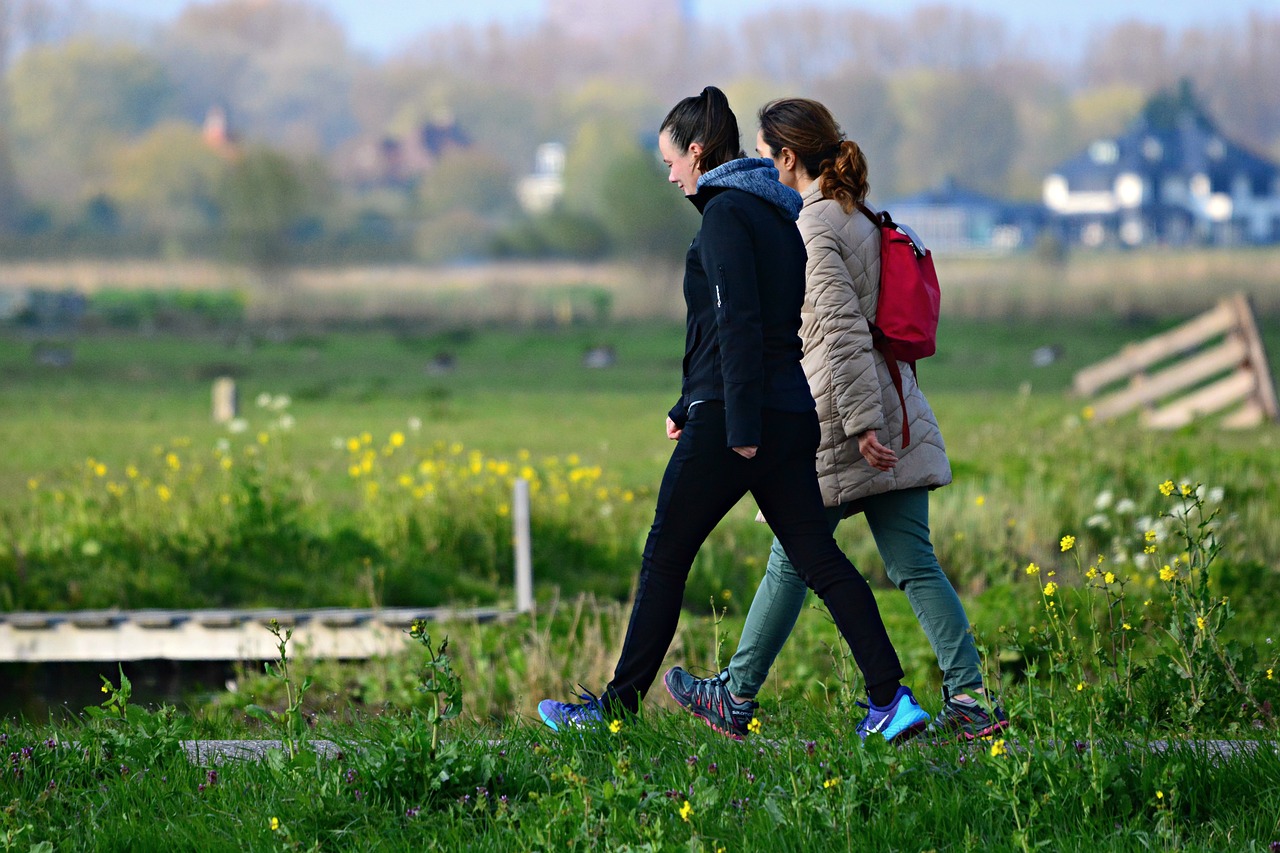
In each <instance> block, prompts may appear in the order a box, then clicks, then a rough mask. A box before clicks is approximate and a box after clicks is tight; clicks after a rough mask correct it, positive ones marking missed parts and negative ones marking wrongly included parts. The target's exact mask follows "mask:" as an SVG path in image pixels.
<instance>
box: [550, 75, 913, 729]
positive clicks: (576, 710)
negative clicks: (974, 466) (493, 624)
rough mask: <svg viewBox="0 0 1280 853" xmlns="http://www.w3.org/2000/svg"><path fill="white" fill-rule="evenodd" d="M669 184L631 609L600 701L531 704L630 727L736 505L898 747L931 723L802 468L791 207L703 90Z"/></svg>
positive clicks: (736, 718) (807, 460) (673, 141)
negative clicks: (806, 594) (667, 359)
mask: <svg viewBox="0 0 1280 853" xmlns="http://www.w3.org/2000/svg"><path fill="white" fill-rule="evenodd" d="M658 146H659V149H660V150H661V152H662V157H663V161H664V162H665V163H666V164H667V166H668V168H669V169H670V173H669V176H668V180H669V181H670V182H671V183H674V184H676V185H677V186H678V187H680V189H682V190H683V191H684V193H685V195H687V196H688V197H689V199H690V201H692V202H693V204H694V205H695V206H696V207H697V208H698V210H699V212H701V214H702V227H701V228H700V230H699V231H698V234H697V236H695V237H694V240H693V243H692V244H691V245H690V246H689V250H688V253H687V254H686V257H685V277H684V295H685V302H686V307H687V320H686V337H685V355H684V369H683V381H682V388H681V391H682V393H681V396H680V399H679V401H678V402H677V403H676V405H675V406H674V407H673V408H672V409H671V411H670V413H669V414H668V416H667V425H666V430H667V436H668V437H669V438H671V439H673V440H675V441H676V447H675V450H674V452H673V453H672V455H671V460H670V461H669V462H668V464H667V468H666V472H665V473H664V475H663V478H662V484H661V486H660V487H659V491H658V499H657V508H656V510H655V512H654V520H653V525H652V527H651V528H650V530H649V536H648V539H647V541H646V543H645V547H644V553H643V557H642V561H641V569H640V579H639V583H638V585H637V589H636V599H635V604H634V606H633V608H632V611H631V619H630V622H629V624H628V626H627V633H626V638H625V640H624V642H623V647H622V653H621V655H620V657H619V660H618V663H617V666H616V667H615V669H614V674H613V680H612V681H610V682H609V684H608V686H606V688H605V690H604V693H603V695H602V696H600V697H598V698H597V697H595V696H594V695H591V694H589V693H588V694H586V695H584V696H582V697H580V698H581V699H583V700H584V701H582V702H570V703H566V702H557V701H554V700H551V699H547V700H544V701H543V702H541V703H540V704H539V706H538V712H539V714H540V715H541V717H542V719H543V721H544V722H545V723H546V724H547V725H548V726H550V727H551V728H553V729H562V728H565V727H570V726H583V725H597V724H599V723H600V722H601V721H603V720H604V719H606V718H611V717H614V716H617V715H619V714H620V713H623V712H628V713H635V712H636V711H638V709H639V706H640V701H641V700H642V699H643V698H644V696H645V694H646V693H647V692H648V690H649V688H650V687H651V686H652V684H653V681H654V679H655V678H657V675H658V670H659V668H660V667H661V665H662V659H663V657H664V655H665V654H666V652H667V649H668V647H669V646H670V644H671V640H672V638H673V637H674V635H675V630H676V624H677V621H678V620H679V616H680V605H681V600H682V597H683V594H684V587H685V581H686V580H687V578H688V575H689V570H690V567H691V566H692V565H693V559H694V556H695V555H696V554H697V552H698V548H699V547H700V546H701V545H702V543H703V541H704V540H705V539H706V538H707V536H708V535H709V534H710V533H711V530H712V529H713V528H714V527H715V526H716V524H717V523H718V522H719V521H720V519H721V518H723V517H724V516H725V514H726V513H728V511H729V510H730V509H731V508H732V507H733V506H734V504H736V503H737V502H738V501H739V500H740V499H741V498H742V497H743V496H744V495H746V494H747V493H750V494H751V495H752V496H753V497H754V498H755V500H756V502H757V504H758V505H759V506H760V508H761V510H762V511H763V512H764V513H765V516H766V517H767V518H768V520H769V524H770V526H771V527H772V529H773V531H774V533H775V535H776V536H777V537H778V540H779V541H780V542H781V543H782V544H783V547H785V548H786V551H787V553H788V554H790V555H791V558H792V560H793V564H794V569H795V572H796V574H797V576H798V577H800V578H802V579H803V583H806V584H807V585H808V586H809V587H811V588H812V589H813V590H814V591H815V592H817V594H818V596H819V597H820V598H821V599H822V600H823V602H824V603H825V604H826V606H827V607H828V609H829V610H830V611H831V614H832V616H833V617H834V618H835V622H836V625H837V627H838V628H839V630H840V632H841V634H842V635H843V636H844V638H845V639H846V641H847V642H848V643H849V645H850V647H851V648H852V649H853V653H854V658H855V660H856V662H857V664H858V667H859V668H860V669H861V671H862V674H863V677H864V679H865V681H866V683H867V691H868V694H869V698H870V707H869V710H868V713H867V715H866V718H865V719H864V720H863V722H862V724H860V725H859V733H860V734H861V735H862V736H863V737H864V738H865V737H866V736H867V735H868V734H869V733H877V734H881V735H883V736H884V737H885V738H886V739H889V740H896V739H902V738H905V737H908V736H910V735H911V734H915V733H918V732H919V731H921V730H922V729H923V728H924V726H925V724H926V723H927V721H928V719H929V717H928V715H927V714H925V713H924V711H922V710H921V709H920V706H919V705H918V704H917V703H916V701H915V697H914V696H913V695H912V694H911V690H910V689H909V688H907V687H905V686H903V685H902V684H901V679H902V675H903V671H902V667H901V665H900V664H899V662H898V656H897V653H896V652H895V651H894V648H893V645H892V644H891V643H890V641H889V637H888V634H887V633H886V632H885V628H884V623H883V621H882V620H881V618H880V613H879V611H878V609H877V607H876V602H875V598H874V596H873V595H872V593H871V588H870V587H869V586H868V585H867V582H866V580H865V579H864V578H863V577H862V576H861V575H859V574H858V572H857V571H856V570H855V569H854V567H853V565H852V564H851V563H850V562H849V560H848V559H847V558H846V557H845V556H844V554H843V553H842V552H841V551H840V549H839V547H838V546H837V545H836V543H835V540H834V539H833V538H832V534H831V528H830V525H829V524H828V522H827V520H826V518H825V516H824V512H823V505H822V494H821V492H820V490H819V487H818V480H817V476H816V474H815V472H814V467H813V456H814V453H815V451H816V450H817V447H818V437H819V428H818V419H817V416H816V414H815V412H814V401H813V397H812V396H811V394H810V392H809V385H808V382H807V380H806V379H805V375H804V370H803V368H802V367H801V364H800V358H801V343H800V337H799V334H798V330H799V327H800V308H801V304H802V302H803V300H804V276H805V248H804V243H803V241H802V239H801V237H800V232H799V231H798V230H797V228H796V224H795V220H796V217H797V215H798V214H799V212H800V208H801V199H800V195H799V194H798V193H797V192H796V191H795V190H794V189H791V188H789V187H786V186H784V185H782V184H781V183H779V182H778V181H777V176H778V173H777V171H776V170H775V169H774V168H773V165H772V164H771V163H770V162H769V161H768V160H764V159H757V158H753V159H747V158H745V157H743V155H742V152H741V150H740V140H739V133H738V122H737V119H736V118H735V117H734V115H733V112H732V111H731V110H730V109H729V103H728V100H727V99H726V98H725V96H724V94H723V93H722V92H721V91H720V90H719V89H717V88H715V87H707V88H706V89H704V90H703V91H702V93H701V94H700V95H697V96H695V97H689V98H685V99H684V100H682V101H681V102H680V103H679V104H677V105H676V106H675V107H674V108H673V109H672V110H671V112H670V113H669V114H668V115H667V117H666V119H664V120H663V122H662V126H661V128H660V132H659V137H658ZM755 707H756V706H755V703H754V702H748V703H745V704H738V705H734V706H732V707H727V706H726V707H724V708H723V709H722V711H723V713H722V714H721V716H720V717H719V718H718V719H719V721H720V722H719V723H717V725H718V727H719V728H720V729H721V731H723V732H724V733H725V734H728V735H730V736H732V737H741V736H742V735H743V734H744V733H745V732H746V731H747V726H748V724H749V723H750V722H751V720H752V718H753V717H754V714H755Z"/></svg>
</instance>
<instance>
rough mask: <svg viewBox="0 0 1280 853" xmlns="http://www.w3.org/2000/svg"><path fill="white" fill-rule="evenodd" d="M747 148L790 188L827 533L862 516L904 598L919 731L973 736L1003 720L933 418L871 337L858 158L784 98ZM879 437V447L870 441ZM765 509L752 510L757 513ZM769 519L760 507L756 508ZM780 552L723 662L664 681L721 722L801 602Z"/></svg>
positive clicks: (835, 129)
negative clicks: (923, 670)
mask: <svg viewBox="0 0 1280 853" xmlns="http://www.w3.org/2000/svg"><path fill="white" fill-rule="evenodd" d="M759 118H760V132H759V135H758V137H757V140H756V151H757V153H758V154H759V155H760V156H761V157H764V158H768V159H769V160H772V161H773V163H774V166H775V167H776V168H777V170H778V180H779V181H781V182H782V183H783V184H784V185H786V186H787V187H789V188H791V189H794V190H796V191H797V192H798V193H800V195H801V198H802V199H803V201H804V208H803V210H802V211H801V213H800V216H799V222H798V225H799V229H800V233H801V234H802V235H803V237H804V242H805V246H806V249H807V254H808V261H807V272H806V285H805V286H806V294H805V304H804V319H803V323H802V325H801V330H800V333H801V337H802V338H803V341H804V359H803V364H804V369H805V373H806V374H807V375H808V378H809V387H810V389H811V390H812V392H813V396H814V399H815V400H816V402H817V413H818V418H819V420H820V421H821V425H822V440H821V443H820V444H819V447H818V454H817V471H818V476H819V481H820V483H821V488H822V497H823V501H824V503H825V505H826V507H827V510H826V519H827V523H828V525H829V528H830V529H831V530H832V531H834V530H835V528H836V525H837V524H839V522H840V520H841V519H843V518H846V517H848V516H850V515H853V514H855V513H858V512H861V513H863V514H864V515H865V516H866V519H867V524H868V526H869V527H870V528H871V535H872V536H873V537H874V538H875V541H876V547H877V548H878V549H879V551H880V556H881V558H882V559H883V560H884V565H885V571H886V573H887V574H888V576H889V579H890V580H891V581H892V582H893V583H894V585H895V586H897V587H898V588H899V589H901V590H903V591H904V592H906V594H907V598H908V599H909V600H910V602H911V607H912V609H913V610H914V611H915V614H916V618H917V619H919V621H920V625H921V627H923V629H924V632H925V635H926V636H927V637H928V639H929V642H930V644H931V645H932V646H933V650H934V653H935V654H936V655H937V657H938V663H939V665H940V666H941V668H942V672H943V706H942V711H941V713H940V714H939V715H938V717H937V719H936V720H934V721H933V723H932V724H931V725H930V727H929V728H930V730H931V731H933V732H935V733H937V734H939V735H943V734H945V735H948V736H950V735H956V736H959V737H964V738H970V739H972V738H977V737H984V736H987V735H990V734H992V733H994V732H996V731H999V730H1000V729H1002V728H1004V727H1006V726H1007V725H1008V720H1007V718H1006V717H1005V714H1004V712H1003V711H1002V710H1001V709H1000V707H999V706H997V705H995V704H993V703H991V702H989V701H986V700H985V698H984V696H983V694H984V689H983V681H982V672H981V667H980V663H979V658H978V652H977V648H976V646H975V644H974V640H973V636H972V634H971V633H970V631H969V620H968V617H967V616H966V615H965V611H964V607H963V605H962V604H961V603H960V598H959V596H957V595H956V591H955V589H954V588H953V587H952V586H951V582H950V581H949V580H947V577H946V575H945V574H943V572H942V568H941V567H940V566H939V565H938V558H937V556H936V555H935V554H934V550H933V544H932V543H931V541H930V539H929V492H930V490H932V489H934V488H937V487H938V486H945V485H946V484H948V483H950V482H951V466H950V464H949V462H948V461H947V455H946V448H945V446H944V444H943V441H942V433H941V431H940V430H939V428H938V422H937V420H936V419H935V417H934V415H933V411H932V409H930V407H929V403H928V401H927V400H926V399H925V397H924V395H923V394H922V393H921V391H920V388H919V386H917V385H916V381H915V373H914V371H913V370H912V369H911V366H910V365H909V364H907V363H906V362H899V368H900V372H901V382H902V397H903V399H905V402H906V412H905V417H906V418H907V419H909V425H908V428H909V431H910V436H911V440H910V443H909V444H908V445H906V446H905V447H904V446H903V440H902V438H903V425H904V412H903V411H902V408H901V404H900V403H899V396H898V392H897V390H896V389H895V387H894V383H893V379H892V377H891V375H890V372H889V368H888V366H887V365H886V363H885V357H884V355H883V354H882V353H881V352H880V351H879V350H877V349H876V348H875V347H874V346H873V343H872V337H871V331H870V327H869V326H868V323H869V322H871V323H873V322H875V318H876V307H877V302H878V298H879V280H880V242H879V231H878V229H877V228H876V226H875V225H874V224H873V223H872V221H871V217H870V214H869V213H867V214H864V212H863V210H862V208H863V207H864V206H865V199H866V196H867V190H868V182H867V162H866V158H865V157H864V156H863V154H862V151H861V149H860V148H859V147H858V145H857V143H856V142H853V141H852V140H849V139H845V138H844V135H843V134H842V132H841V131H840V128H839V126H838V125H837V124H836V121H835V119H834V118H833V117H832V115H831V113H830V112H829V111H828V110H827V108H826V107H824V106H823V105H822V104H820V103H818V102H816V101H812V100H808V99H803V98H787V99H782V100H777V101H773V102H771V103H768V104H766V105H765V106H764V107H762V108H761V110H760V115H759ZM882 438H883V443H882V441H881V439H882ZM762 510H763V507H762ZM764 513H765V517H766V518H768V517H769V516H768V511H767V510H764ZM789 555H790V557H794V554H792V553H791V548H790V546H789V545H788V544H787V543H786V541H785V540H783V539H782V538H781V537H776V538H775V539H774V541H773V547H772V549H771V552H770V554H769V564H768V567H767V568H766V570H765V575H764V578H763V580H762V581H761V583H760V586H759V588H758V589H757V590H756V594H755V598H754V599H753V601H752V602H751V608H750V610H749V611H748V613H747V619H746V623H745V624H744V626H743V632H742V640H741V642H740V644H739V646H738V650H737V652H736V653H735V654H734V656H733V658H732V659H731V660H730V662H729V667H728V669H727V670H725V671H724V672H721V673H720V674H719V675H716V676H712V677H711V678H705V679H695V678H693V677H692V676H691V675H689V673H688V672H686V671H685V670H683V669H681V668H680V667H675V668H673V669H671V670H669V671H668V672H667V674H666V675H665V677H664V682H665V684H666V686H667V689H668V691H669V692H670V693H671V695H672V696H673V697H674V698H675V699H676V701H677V702H679V703H680V704H681V705H682V706H684V707H685V708H686V709H688V710H689V711H691V712H692V713H694V714H695V715H697V716H699V717H701V718H702V719H704V720H706V721H707V722H708V723H710V724H711V725H712V726H713V727H715V728H717V729H720V730H724V729H725V728H726V717H725V714H724V712H723V709H730V711H731V712H732V709H735V708H737V707H740V706H745V705H747V704H752V705H753V704H754V699H755V696H756V695H757V693H758V692H759V690H760V687H761V685H763V683H764V680H765V677H766V675H768V672H769V668H770V667H771V666H772V665H773V662H774V659H775V658H777V656H778V653H779V652H780V651H781V650H782V646H783V644H784V643H785V642H786V640H787V637H788V635H790V633H791V630H792V628H793V627H794V626H795V623H796V618H797V617H798V616H799V614H800V610H801V608H802V607H803V605H804V599H805V595H806V592H807V590H806V588H805V584H804V582H803V581H802V580H801V576H800V574H799V573H798V572H797V569H796V566H795V565H794V561H793V559H791V558H789Z"/></svg>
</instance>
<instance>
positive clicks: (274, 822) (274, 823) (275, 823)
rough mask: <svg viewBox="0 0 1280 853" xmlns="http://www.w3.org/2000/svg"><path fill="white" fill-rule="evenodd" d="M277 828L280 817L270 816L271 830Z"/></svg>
mask: <svg viewBox="0 0 1280 853" xmlns="http://www.w3.org/2000/svg"><path fill="white" fill-rule="evenodd" d="M278 829H280V818H278V817H273V818H271V831H272V832H275V831H277V830H278Z"/></svg>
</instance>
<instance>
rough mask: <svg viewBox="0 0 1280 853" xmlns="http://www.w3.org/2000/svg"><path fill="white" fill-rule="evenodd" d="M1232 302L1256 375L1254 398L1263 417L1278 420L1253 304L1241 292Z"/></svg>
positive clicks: (1279, 406) (1279, 411) (1279, 408)
mask: <svg viewBox="0 0 1280 853" xmlns="http://www.w3.org/2000/svg"><path fill="white" fill-rule="evenodd" d="M1234 303H1235V308H1236V314H1237V315H1238V316H1239V328H1240V334H1241V336H1242V337H1243V338H1244V342H1245V346H1246V347H1247V349H1248V359H1249V364H1250V365H1251V366H1252V367H1253V369H1254V371H1255V372H1256V373H1257V377H1258V387H1257V389H1256V391H1255V393H1254V399H1255V401H1256V402H1257V404H1258V407H1259V409H1260V410H1261V412H1262V414H1263V416H1264V417H1265V418H1267V419H1268V420H1272V421H1275V420H1280V404H1277V402H1276V383H1275V379H1274V378H1273V377H1272V376H1271V362H1270V361H1268V360H1267V350H1266V347H1264V346H1263V345H1262V335H1261V334H1259V333H1258V324H1257V322H1256V321H1255V320H1254V315H1253V305H1252V304H1250V302H1249V297H1248V296H1246V295H1245V294H1243V293H1238V294H1236V296H1235V299H1234ZM1259 423H1261V421H1259Z"/></svg>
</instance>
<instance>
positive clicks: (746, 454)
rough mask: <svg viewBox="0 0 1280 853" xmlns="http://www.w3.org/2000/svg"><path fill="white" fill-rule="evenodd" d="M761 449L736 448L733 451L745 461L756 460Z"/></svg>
mask: <svg viewBox="0 0 1280 853" xmlns="http://www.w3.org/2000/svg"><path fill="white" fill-rule="evenodd" d="M759 449H760V448H759V447H754V446H753V447H735V448H734V449H733V452H734V453H736V454H738V455H739V456H741V457H742V458H743V459H754V458H755V455H756V451H757V450H759Z"/></svg>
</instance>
